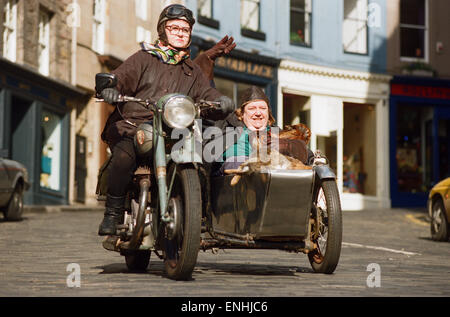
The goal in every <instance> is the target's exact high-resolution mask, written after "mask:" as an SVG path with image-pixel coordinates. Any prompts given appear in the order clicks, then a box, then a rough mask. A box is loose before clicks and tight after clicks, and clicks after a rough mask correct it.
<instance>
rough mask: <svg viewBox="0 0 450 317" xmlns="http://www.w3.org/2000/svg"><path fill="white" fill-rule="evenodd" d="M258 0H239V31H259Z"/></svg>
mask: <svg viewBox="0 0 450 317" xmlns="http://www.w3.org/2000/svg"><path fill="white" fill-rule="evenodd" d="M259 9H260V0H241V29H244V30H251V31H255V32H258V31H259V27H260V25H259Z"/></svg>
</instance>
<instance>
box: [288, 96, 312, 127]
mask: <svg viewBox="0 0 450 317" xmlns="http://www.w3.org/2000/svg"><path fill="white" fill-rule="evenodd" d="M310 100H311V98H310V97H307V96H299V95H291V94H283V125H288V124H289V125H293V124H298V123H303V124H305V125H306V126H308V127H311V102H310Z"/></svg>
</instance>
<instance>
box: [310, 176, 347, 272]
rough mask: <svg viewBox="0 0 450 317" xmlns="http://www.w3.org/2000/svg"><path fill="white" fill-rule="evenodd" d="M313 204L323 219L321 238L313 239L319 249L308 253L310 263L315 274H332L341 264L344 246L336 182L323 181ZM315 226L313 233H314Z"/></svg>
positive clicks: (320, 228)
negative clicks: (342, 247) (340, 258)
mask: <svg viewBox="0 0 450 317" xmlns="http://www.w3.org/2000/svg"><path fill="white" fill-rule="evenodd" d="M313 203H314V204H315V208H316V212H317V213H320V216H321V217H320V218H319V219H320V223H319V236H318V237H317V238H316V239H313V242H314V243H315V244H317V246H318V248H316V249H315V250H314V251H311V252H309V253H308V258H309V262H310V263H311V266H312V268H313V270H314V272H317V273H326V274H331V273H333V272H334V270H335V269H336V266H337V264H338V262H339V257H340V254H341V244H342V212H341V203H340V199H339V191H338V188H337V185H336V182H335V181H334V180H324V181H322V183H321V184H320V186H319V188H318V189H317V191H316V192H315V194H314V201H313ZM316 219H317V218H316ZM314 226H315V225H313V228H312V230H311V232H314V229H315V227H314Z"/></svg>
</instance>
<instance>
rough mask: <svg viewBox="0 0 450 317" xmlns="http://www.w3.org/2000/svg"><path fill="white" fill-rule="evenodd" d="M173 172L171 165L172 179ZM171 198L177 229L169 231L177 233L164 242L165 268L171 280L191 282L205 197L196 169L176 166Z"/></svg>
mask: <svg viewBox="0 0 450 317" xmlns="http://www.w3.org/2000/svg"><path fill="white" fill-rule="evenodd" d="M173 172H174V168H173V166H172V169H171V172H170V173H168V175H169V177H168V179H169V180H170V179H171V176H172V175H173ZM170 199H171V200H172V203H171V204H170V205H169V213H171V215H172V216H174V215H175V214H176V215H175V216H176V217H177V223H178V225H177V226H176V227H177V228H178V229H170V230H176V232H174V233H172V234H170V235H168V236H169V237H170V239H169V238H166V239H165V243H164V244H165V246H164V249H165V250H164V253H165V269H166V273H167V275H168V277H169V278H171V279H174V280H188V279H190V278H191V276H192V272H193V271H194V268H195V265H196V263H197V256H198V251H199V248H200V234H201V211H202V197H201V187H200V181H199V177H198V173H197V170H196V169H195V168H193V167H180V166H177V167H176V174H175V178H174V183H173V186H172V192H171V195H170ZM170 209H172V210H170ZM166 229H167V230H169V228H166Z"/></svg>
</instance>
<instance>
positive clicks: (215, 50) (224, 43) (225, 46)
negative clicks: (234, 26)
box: [205, 35, 236, 61]
mask: <svg viewBox="0 0 450 317" xmlns="http://www.w3.org/2000/svg"><path fill="white" fill-rule="evenodd" d="M235 47H236V43H234V38H233V37H232V36H231V37H228V35H225V36H224V38H223V39H221V40H220V41H219V42H217V43H216V45H214V46H213V47H211V48H210V49H209V50H207V51H206V52H205V54H206V56H208V57H209V58H210V59H211V60H212V61H215V60H216V58H217V57H220V56H222V55H226V54H228V53H230V52H231V51H232V50H233V49H234V48H235Z"/></svg>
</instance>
